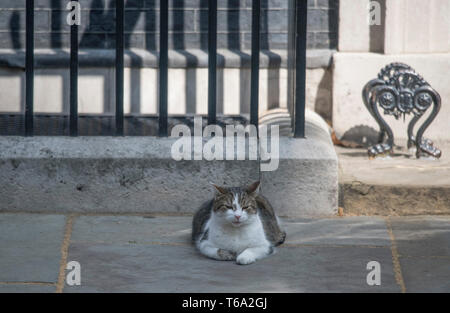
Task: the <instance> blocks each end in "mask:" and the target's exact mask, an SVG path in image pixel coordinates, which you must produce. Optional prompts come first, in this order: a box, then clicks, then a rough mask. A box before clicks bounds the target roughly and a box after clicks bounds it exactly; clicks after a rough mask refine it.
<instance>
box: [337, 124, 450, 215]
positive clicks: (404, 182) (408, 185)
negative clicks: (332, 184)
mask: <svg viewBox="0 0 450 313" xmlns="http://www.w3.org/2000/svg"><path fill="white" fill-rule="evenodd" d="M372 134H375V135H376V133H372ZM370 140H373V138H372V139H370ZM397 144H398V145H400V146H399V147H396V148H395V150H394V155H392V156H391V157H389V158H378V159H375V160H369V159H368V157H367V149H366V148H353V149H350V148H343V147H336V152H337V154H338V158H339V184H340V185H341V187H342V189H341V190H342V191H341V204H340V206H342V207H344V210H345V212H346V213H348V214H356V215H394V216H395V215H427V214H435V215H442V214H450V143H449V142H448V141H439V142H436V145H437V146H438V147H439V148H440V149H441V150H442V157H441V159H439V160H430V159H416V158H415V156H414V155H413V154H412V153H411V152H410V151H407V150H406V149H405V148H403V147H406V142H402V141H401V140H397Z"/></svg>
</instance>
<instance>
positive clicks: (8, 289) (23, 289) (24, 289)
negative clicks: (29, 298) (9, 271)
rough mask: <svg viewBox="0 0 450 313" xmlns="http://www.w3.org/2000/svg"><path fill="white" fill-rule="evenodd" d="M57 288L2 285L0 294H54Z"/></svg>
mask: <svg viewBox="0 0 450 313" xmlns="http://www.w3.org/2000/svg"><path fill="white" fill-rule="evenodd" d="M55 291H56V286H41V285H21V284H8V285H1V284H0V293H53V292H55Z"/></svg>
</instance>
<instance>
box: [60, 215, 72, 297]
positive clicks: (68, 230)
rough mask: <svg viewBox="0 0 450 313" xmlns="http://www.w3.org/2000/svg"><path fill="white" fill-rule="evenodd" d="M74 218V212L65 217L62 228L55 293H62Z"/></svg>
mask: <svg viewBox="0 0 450 313" xmlns="http://www.w3.org/2000/svg"><path fill="white" fill-rule="evenodd" d="M75 218H76V215H75V214H71V215H69V216H67V218H66V225H65V228H64V238H63V242H62V245H61V262H60V265H59V275H58V283H57V284H56V293H62V291H63V289H64V277H65V270H66V265H67V256H68V253H69V245H70V237H71V236H72V227H73V222H74V220H75Z"/></svg>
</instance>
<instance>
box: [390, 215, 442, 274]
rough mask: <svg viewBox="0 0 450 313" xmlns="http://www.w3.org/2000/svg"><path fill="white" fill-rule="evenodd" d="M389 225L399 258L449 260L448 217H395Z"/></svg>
mask: <svg viewBox="0 0 450 313" xmlns="http://www.w3.org/2000/svg"><path fill="white" fill-rule="evenodd" d="M391 225H392V231H393V233H394V236H395V241H396V243H397V248H398V253H399V254H400V256H416V257H442V256H446V257H449V258H450V216H441V217H440V216H421V217H402V218H400V217H397V218H391ZM449 267H450V260H449Z"/></svg>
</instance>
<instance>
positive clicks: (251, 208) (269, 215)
mask: <svg viewBox="0 0 450 313" xmlns="http://www.w3.org/2000/svg"><path fill="white" fill-rule="evenodd" d="M259 184H260V183H259V182H255V183H253V184H251V185H249V186H247V187H244V188H241V187H231V188H226V187H220V186H216V185H214V184H213V186H214V187H215V189H216V190H217V192H216V195H215V197H214V199H213V200H211V201H209V202H207V203H205V204H204V205H203V206H202V207H201V208H200V209H199V210H198V211H197V213H196V214H195V216H194V220H193V223H192V240H193V242H194V244H195V246H196V247H197V249H198V250H199V251H200V253H202V254H204V255H205V256H207V257H209V258H212V259H216V260H222V261H234V260H236V263H238V264H250V263H253V262H255V261H256V260H258V259H261V258H264V257H266V256H268V255H270V254H272V253H273V251H274V247H275V246H278V245H280V244H282V243H283V242H284V240H285V238H286V233H285V232H284V231H282V230H281V229H280V225H279V222H278V218H277V217H276V215H275V212H274V210H273V208H272V206H271V205H270V203H269V202H268V201H267V199H265V198H264V197H263V196H261V195H260V194H258V189H259Z"/></svg>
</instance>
